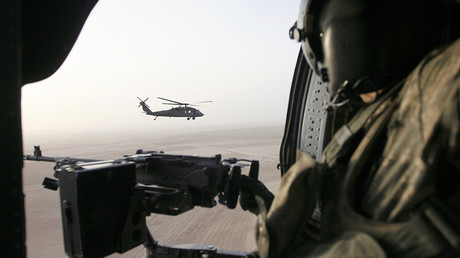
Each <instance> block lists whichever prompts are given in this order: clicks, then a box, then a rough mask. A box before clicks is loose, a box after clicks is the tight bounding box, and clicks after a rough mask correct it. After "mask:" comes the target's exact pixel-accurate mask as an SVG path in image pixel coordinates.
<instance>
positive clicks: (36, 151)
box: [23, 145, 100, 163]
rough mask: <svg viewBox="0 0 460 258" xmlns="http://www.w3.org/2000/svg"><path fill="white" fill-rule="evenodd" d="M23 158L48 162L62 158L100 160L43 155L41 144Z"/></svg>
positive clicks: (66, 159)
mask: <svg viewBox="0 0 460 258" xmlns="http://www.w3.org/2000/svg"><path fill="white" fill-rule="evenodd" d="M23 159H24V160H33V161H46V162H58V161H60V160H64V161H66V162H68V163H76V162H95V161H100V160H97V159H85V158H70V157H47V156H42V151H41V149H40V145H36V146H34V154H33V155H23Z"/></svg>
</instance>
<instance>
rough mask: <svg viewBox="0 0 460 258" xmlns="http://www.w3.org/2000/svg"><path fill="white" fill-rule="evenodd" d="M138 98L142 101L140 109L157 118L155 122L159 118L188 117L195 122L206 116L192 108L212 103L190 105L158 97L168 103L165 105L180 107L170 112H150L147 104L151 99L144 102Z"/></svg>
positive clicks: (169, 110)
mask: <svg viewBox="0 0 460 258" xmlns="http://www.w3.org/2000/svg"><path fill="white" fill-rule="evenodd" d="M137 98H138V99H139V100H140V102H139V106H138V107H140V106H142V109H143V110H144V112H145V114H146V115H150V116H155V119H154V120H157V118H158V117H159V116H166V117H186V118H187V120H190V118H191V119H192V120H195V118H196V117H201V116H204V114H203V113H202V112H201V111H200V110H198V109H196V108H193V107H190V106H197V105H195V104H199V103H209V102H212V101H210V100H207V101H200V102H195V103H192V104H190V103H183V102H178V101H175V100H170V99H165V98H161V97H157V98H159V99H161V100H165V101H168V102H167V103H163V104H164V105H176V106H178V107H174V108H171V109H168V110H160V111H152V110H150V107H149V106H148V105H147V103H145V102H146V101H147V100H148V99H149V98H148V97H147V98H146V99H145V100H142V99H141V98H139V97H137Z"/></svg>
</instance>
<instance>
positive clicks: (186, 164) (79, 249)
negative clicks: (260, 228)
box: [24, 146, 259, 257]
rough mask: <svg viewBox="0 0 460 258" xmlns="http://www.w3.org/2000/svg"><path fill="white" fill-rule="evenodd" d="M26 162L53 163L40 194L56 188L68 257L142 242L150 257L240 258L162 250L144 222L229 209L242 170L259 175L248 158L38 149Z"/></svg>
mask: <svg viewBox="0 0 460 258" xmlns="http://www.w3.org/2000/svg"><path fill="white" fill-rule="evenodd" d="M24 159H25V160H35V161H48V162H55V164H56V165H55V167H54V177H55V178H57V180H56V179H51V178H45V180H44V181H43V185H44V187H45V188H48V189H51V190H57V189H58V188H59V192H60V200H61V214H62V228H63V232H64V247H65V251H66V253H67V254H68V255H69V256H70V257H102V256H106V255H109V254H112V253H114V252H119V253H123V252H125V251H128V250H130V249H131V248H133V247H136V246H138V245H140V244H144V245H145V246H146V248H147V256H148V257H179V256H180V257H242V256H244V255H245V254H246V253H245V252H240V251H226V250H217V249H216V248H215V247H209V246H203V245H184V246H175V247H169V246H161V245H159V244H158V243H157V242H156V241H155V240H154V239H153V238H152V236H151V234H150V232H149V231H148V228H147V226H146V220H145V217H146V216H148V215H150V214H151V213H157V214H168V215H178V214H181V213H184V212H186V211H188V210H190V209H193V208H194V207H195V206H201V207H213V206H215V205H216V204H217V203H216V201H215V198H216V197H218V200H219V203H221V204H223V205H226V206H227V207H228V208H230V209H233V208H235V206H236V204H237V202H238V195H239V186H240V176H241V168H242V167H244V166H250V169H249V177H252V178H256V179H257V177H258V173H259V172H258V170H259V162H258V161H257V160H246V159H236V158H232V159H225V160H222V158H221V155H215V156H214V157H199V156H184V155H171V154H165V153H163V152H157V151H143V150H138V151H137V152H136V154H134V155H125V156H123V157H122V158H120V159H115V160H94V159H78V158H69V157H46V156H42V153H41V150H40V147H39V146H35V150H34V155H24Z"/></svg>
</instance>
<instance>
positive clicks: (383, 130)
mask: <svg viewBox="0 0 460 258" xmlns="http://www.w3.org/2000/svg"><path fill="white" fill-rule="evenodd" d="M457 2H458V1H454V0H452V1H448V0H446V1H429V0H401V1H373V0H368V1H365V0H326V1H319V0H303V1H302V4H301V10H300V15H299V19H298V21H297V22H296V24H295V25H294V27H293V28H292V29H291V31H290V33H291V37H292V38H294V39H296V40H297V41H299V42H301V44H302V50H303V53H304V57H305V58H306V59H307V61H308V63H309V65H310V67H311V68H312V69H314V70H315V72H316V73H317V74H319V75H321V77H322V79H323V81H324V82H326V83H327V87H328V91H329V93H330V94H331V95H332V96H333V102H334V103H333V104H332V106H335V107H336V108H335V109H334V110H340V109H342V108H344V107H346V106H347V105H355V106H359V109H358V110H357V111H354V112H353V116H352V118H351V119H349V120H348V121H344V122H343V123H342V124H341V127H337V128H336V132H335V134H334V136H333V137H332V140H331V141H330V142H329V144H328V145H327V147H326V148H325V150H324V151H323V155H322V157H321V161H320V162H317V161H315V160H314V159H313V158H312V157H310V156H308V155H307V154H304V153H301V152H298V154H297V162H296V163H295V164H294V165H292V166H291V168H290V169H289V170H288V172H287V173H286V174H285V175H283V177H282V179H281V184H280V188H279V190H278V192H277V195H276V197H274V198H273V195H272V194H271V193H270V192H269V191H268V190H267V189H266V188H265V187H264V186H263V184H262V183H261V182H258V181H255V180H251V179H249V178H245V180H243V182H242V184H243V188H242V193H241V197H240V198H241V199H240V203H241V206H242V208H243V209H247V210H250V211H251V212H253V213H256V214H258V225H257V244H258V254H255V255H260V256H262V257H281V256H288V257H291V256H294V257H296V256H301V257H317V256H323V257H336V256H340V257H356V256H363V257H385V256H390V257H433V256H443V257H445V256H458V255H459V254H460V249H459V248H460V40H457V39H458V37H459V35H460V33H459V28H460V26H459V20H458V18H459V17H460V12H459V10H460V9H459V6H458V5H459V4H458V3H457ZM355 110H356V109H355Z"/></svg>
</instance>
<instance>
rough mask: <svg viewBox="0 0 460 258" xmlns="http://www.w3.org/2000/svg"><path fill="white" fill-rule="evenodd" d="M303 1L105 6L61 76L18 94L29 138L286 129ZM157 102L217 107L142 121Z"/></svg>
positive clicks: (139, 1)
mask: <svg viewBox="0 0 460 258" xmlns="http://www.w3.org/2000/svg"><path fill="white" fill-rule="evenodd" d="M299 5H300V0H289V1H285V0H283V1H281V0H277V1H275V0H263V1H262V0H225V1H224V0H198V1H157V0H133V1H126V0H123V1H122V0H101V1H99V3H98V4H97V5H96V7H95V8H94V9H93V11H92V13H91V14H90V16H89V18H88V20H87V21H86V24H85V26H84V28H83V30H82V32H81V34H80V36H79V38H78V40H77V42H76V43H75V45H74V47H73V49H72V51H71V53H70V55H69V56H68V57H67V59H66V61H65V62H64V64H63V65H62V66H61V68H60V69H59V70H58V71H57V72H56V73H55V74H54V75H52V76H51V77H50V78H48V79H46V80H43V81H40V82H37V83H33V84H29V85H26V86H24V87H23V89H22V117H23V118H22V119H23V131H24V134H25V136H27V135H29V134H36V133H38V134H40V133H44V132H48V133H50V134H53V133H56V132H93V131H94V132H96V131H97V132H103V131H133V132H134V131H139V130H146V131H152V132H160V131H167V130H171V131H174V130H176V131H177V130H179V131H180V130H184V131H193V130H198V129H199V130H203V129H211V130H212V129H216V128H222V127H227V128H231V127H234V126H236V127H241V126H244V125H250V126H254V125H264V124H280V125H281V124H283V123H284V120H285V116H286V109H287V102H288V98H289V90H290V85H291V80H292V75H293V71H294V67H295V62H296V58H297V54H298V51H299V48H300V45H299V44H297V43H295V42H294V41H291V40H290V39H289V37H288V30H289V28H290V26H292V24H293V23H294V21H295V20H296V18H297V13H298V7H299ZM137 96H139V97H140V98H142V99H145V98H147V97H149V100H148V101H147V104H148V105H149V106H150V107H151V109H152V110H164V109H167V108H170V107H171V106H165V105H162V104H161V103H162V102H164V101H161V100H159V99H157V97H164V98H168V99H173V100H177V101H181V102H188V103H192V102H198V101H205V100H212V101H213V103H209V104H206V106H204V107H199V109H200V110H201V111H202V112H203V113H204V114H205V116H204V117H201V118H197V119H196V120H194V121H192V120H190V121H187V120H186V119H185V118H165V117H159V118H158V119H157V120H156V121H154V120H153V119H154V117H151V116H146V115H145V114H144V113H142V109H141V108H138V100H137V98H136V97H137Z"/></svg>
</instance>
